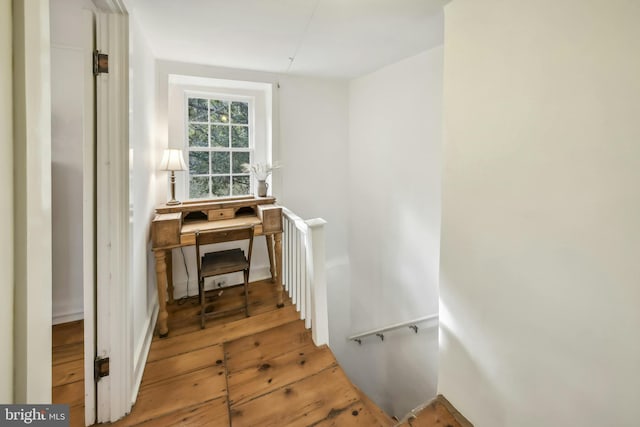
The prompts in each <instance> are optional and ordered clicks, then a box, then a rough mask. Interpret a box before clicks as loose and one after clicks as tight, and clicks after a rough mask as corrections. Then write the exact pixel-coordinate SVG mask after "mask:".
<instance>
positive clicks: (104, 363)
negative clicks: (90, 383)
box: [93, 357, 109, 382]
mask: <svg viewBox="0 0 640 427" xmlns="http://www.w3.org/2000/svg"><path fill="white" fill-rule="evenodd" d="M107 375H109V358H108V357H104V358H102V357H96V360H95V361H94V362H93V379H94V380H95V382H98V381H100V378H102V377H106V376H107Z"/></svg>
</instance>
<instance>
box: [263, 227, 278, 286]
mask: <svg viewBox="0 0 640 427" xmlns="http://www.w3.org/2000/svg"><path fill="white" fill-rule="evenodd" d="M265 238H266V239H267V254H268V255H269V270H271V283H276V268H275V265H274V263H273V261H274V260H273V236H272V235H271V234H267V235H266V236H265Z"/></svg>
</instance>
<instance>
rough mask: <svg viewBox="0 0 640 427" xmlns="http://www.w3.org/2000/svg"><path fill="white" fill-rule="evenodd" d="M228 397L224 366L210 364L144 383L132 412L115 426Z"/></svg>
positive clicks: (130, 424)
mask: <svg viewBox="0 0 640 427" xmlns="http://www.w3.org/2000/svg"><path fill="white" fill-rule="evenodd" d="M226 396H227V384H226V379H225V370H224V366H218V365H216V366H210V367H207V368H204V369H199V370H197V371H194V372H189V373H187V374H183V375H178V376H175V377H172V378H169V379H166V380H162V381H158V382H154V383H152V384H149V385H146V386H145V385H143V386H141V387H140V393H138V399H137V401H136V404H135V405H134V406H133V410H132V411H131V413H130V414H129V415H128V416H126V417H124V418H123V419H122V420H121V421H119V422H117V423H114V425H117V426H132V425H136V424H139V423H141V422H143V421H147V420H151V419H154V418H158V417H161V416H165V415H167V414H169V413H171V412H174V411H177V410H183V409H185V408H188V407H191V406H195V405H200V404H202V403H204V402H206V401H209V400H212V399H216V398H225V399H226Z"/></svg>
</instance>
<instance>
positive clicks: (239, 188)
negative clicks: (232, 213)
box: [233, 176, 249, 196]
mask: <svg viewBox="0 0 640 427" xmlns="http://www.w3.org/2000/svg"><path fill="white" fill-rule="evenodd" d="M245 194H249V177H248V176H234V177H233V195H234V196H243V195H245Z"/></svg>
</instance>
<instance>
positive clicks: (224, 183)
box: [211, 176, 229, 197]
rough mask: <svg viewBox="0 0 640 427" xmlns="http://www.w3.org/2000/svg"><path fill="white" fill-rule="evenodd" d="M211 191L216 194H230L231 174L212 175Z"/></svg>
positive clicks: (218, 195)
mask: <svg viewBox="0 0 640 427" xmlns="http://www.w3.org/2000/svg"><path fill="white" fill-rule="evenodd" d="M211 193H212V194H213V195H214V196H217V197H220V196H228V195H229V176H212V177H211Z"/></svg>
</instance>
